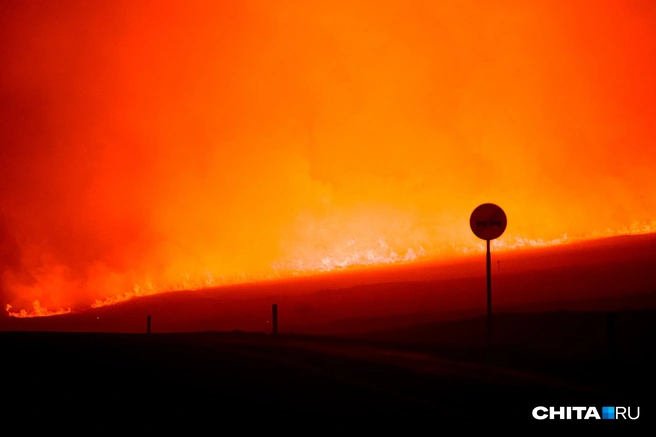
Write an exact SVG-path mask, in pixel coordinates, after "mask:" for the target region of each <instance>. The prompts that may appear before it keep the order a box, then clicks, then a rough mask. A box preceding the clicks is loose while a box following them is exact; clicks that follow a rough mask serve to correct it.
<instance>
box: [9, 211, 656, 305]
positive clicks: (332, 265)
mask: <svg viewBox="0 0 656 437" xmlns="http://www.w3.org/2000/svg"><path fill="white" fill-rule="evenodd" d="M654 232H656V221H652V222H651V224H648V223H642V224H640V223H634V224H632V225H631V226H629V227H624V228H621V229H619V230H615V231H613V230H611V229H606V230H604V231H596V232H593V233H592V234H590V235H587V236H584V237H570V236H569V235H568V234H563V235H562V236H561V237H560V238H555V239H552V240H547V241H545V240H541V239H537V240H536V239H529V238H522V237H516V238H513V239H510V241H509V240H507V239H504V238H500V239H498V240H493V241H492V248H493V249H494V250H497V251H502V252H505V251H509V250H517V249H524V248H541V247H551V246H558V245H565V244H571V243H575V242H581V241H588V240H595V239H600V238H606V237H614V236H623V235H642V234H650V233H654ZM378 243H379V246H380V248H379V249H373V248H370V249H366V250H362V251H357V252H354V253H351V254H349V255H346V256H343V257H340V258H336V257H334V256H323V257H321V258H319V259H317V260H314V261H311V262H309V263H308V262H304V261H302V260H296V261H291V262H278V263H274V264H273V266H272V272H271V273H269V274H252V275H246V274H244V275H241V278H234V279H232V280H228V279H225V278H223V277H222V276H221V275H213V274H212V273H211V272H210V271H207V270H206V271H205V272H204V273H203V274H201V275H199V276H196V277H192V275H189V274H186V275H183V278H182V280H181V281H180V282H177V283H171V284H167V285H161V284H160V285H156V284H153V283H151V282H146V283H145V284H144V285H139V284H135V285H134V287H133V288H132V291H128V292H125V293H123V294H119V295H116V296H112V297H108V298H106V299H105V300H99V299H98V300H96V301H95V302H93V303H92V304H91V305H90V308H101V307H104V306H109V305H115V304H119V303H123V302H127V301H129V300H132V299H134V298H138V297H144V296H151V295H154V294H160V293H166V292H173V291H183V290H187V291H197V290H201V289H206V288H211V287H221V286H228V285H237V284H243V283H248V282H257V281H263V280H272V279H280V278H284V277H294V276H309V275H312V274H317V273H325V272H335V271H340V270H345V269H348V268H354V267H372V266H379V265H381V266H382V265H393V264H408V263H412V262H414V261H417V260H420V259H427V258H431V257H434V256H436V255H439V254H440V253H441V252H442V251H443V250H445V249H447V248H448V249H450V250H451V251H455V252H456V253H460V254H463V255H468V254H473V253H480V252H483V251H484V250H485V243H483V242H481V243H473V244H460V245H455V244H450V245H443V246H442V249H435V250H425V249H424V248H423V247H422V246H419V248H418V249H413V248H409V249H407V251H406V253H405V255H399V254H398V253H396V252H395V251H394V250H392V249H390V248H389V247H388V246H387V244H386V243H385V241H384V240H382V239H379V240H378ZM349 246H352V244H349ZM381 250H383V251H385V250H387V252H386V253H381ZM215 276H218V277H221V280H219V281H217V280H216V279H215ZM32 306H33V309H32V311H27V310H25V309H21V310H20V311H17V312H16V311H12V309H13V307H12V306H11V305H9V304H7V305H6V307H5V311H6V312H7V314H8V315H9V316H10V317H15V318H32V317H50V316H57V315H62V314H69V313H71V312H78V311H83V310H85V309H80V310H76V311H72V310H71V308H66V309H59V310H56V311H50V310H48V309H47V308H44V307H42V306H41V304H40V302H39V301H38V300H35V301H34V302H33V304H32ZM87 309H89V308H87Z"/></svg>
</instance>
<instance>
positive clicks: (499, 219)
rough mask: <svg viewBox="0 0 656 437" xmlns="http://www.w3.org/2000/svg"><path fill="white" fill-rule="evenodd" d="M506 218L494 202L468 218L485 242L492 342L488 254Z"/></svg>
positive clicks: (478, 208)
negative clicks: (492, 241)
mask: <svg viewBox="0 0 656 437" xmlns="http://www.w3.org/2000/svg"><path fill="white" fill-rule="evenodd" d="M507 225H508V219H507V218H506V213H505V212H503V209H501V208H499V207H498V206H497V205H495V204H494V203H484V204H482V205H479V206H477V207H476V209H475V210H474V212H472V215H471V217H470V218H469V226H470V227H471V230H472V231H473V232H474V235H476V236H477V237H478V238H480V239H481V240H485V242H486V243H487V244H486V245H487V251H486V257H485V267H486V270H487V339H488V342H489V343H490V344H492V269H491V267H490V264H491V262H492V261H491V255H490V240H494V239H495V238H499V237H500V236H501V235H502V234H503V232H504V231H505V230H506V226H507Z"/></svg>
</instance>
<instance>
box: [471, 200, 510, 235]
mask: <svg viewBox="0 0 656 437" xmlns="http://www.w3.org/2000/svg"><path fill="white" fill-rule="evenodd" d="M507 225H508V220H507V219H506V213H505V212H503V209H501V208H499V207H498V206H497V205H495V204H494V203H484V204H482V205H479V206H478V207H477V208H476V209H475V210H474V212H472V215H471V217H470V219H469V226H470V227H471V230H472V231H473V232H474V235H476V236H477V237H478V238H480V239H481V240H494V239H495V238H499V237H500V236H501V235H502V234H503V232H504V231H505V230H506V226H507Z"/></svg>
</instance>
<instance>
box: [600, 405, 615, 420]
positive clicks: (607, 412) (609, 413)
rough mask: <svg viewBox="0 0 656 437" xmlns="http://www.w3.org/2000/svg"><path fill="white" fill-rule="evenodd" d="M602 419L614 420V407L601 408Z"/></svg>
mask: <svg viewBox="0 0 656 437" xmlns="http://www.w3.org/2000/svg"><path fill="white" fill-rule="evenodd" d="M601 418H602V419H615V407H601Z"/></svg>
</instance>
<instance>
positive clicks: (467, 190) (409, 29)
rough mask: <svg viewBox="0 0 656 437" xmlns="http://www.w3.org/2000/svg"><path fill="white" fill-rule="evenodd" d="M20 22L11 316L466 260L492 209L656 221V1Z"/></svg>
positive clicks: (149, 13) (13, 87)
mask: <svg viewBox="0 0 656 437" xmlns="http://www.w3.org/2000/svg"><path fill="white" fill-rule="evenodd" d="M0 14H1V15H0V20H1V22H0V65H2V68H0V131H1V132H2V147H1V148H0V178H1V183H0V200H1V204H0V244H1V248H0V253H1V255H2V259H1V260H0V271H1V272H2V294H1V295H0V303H3V304H10V305H12V306H13V307H14V309H19V308H28V309H31V308H32V303H33V301H34V300H38V301H39V302H40V305H42V306H44V307H48V308H60V307H67V306H80V305H82V306H84V305H89V304H91V303H92V302H94V301H95V300H96V299H101V300H102V299H105V298H107V297H110V296H114V295H117V294H122V293H124V292H125V291H130V292H133V291H135V290H145V289H150V290H153V289H155V288H156V287H158V286H162V285H163V286H168V287H178V286H179V287H184V286H187V285H189V282H188V281H197V282H198V281H200V282H201V283H202V284H205V285H216V284H219V283H221V282H222V281H230V280H235V279H240V278H241V279H245V280H253V279H257V278H259V277H267V275H270V274H280V275H284V274H287V273H289V272H292V271H306V272H313V271H317V270H321V269H330V268H334V267H340V266H346V265H350V264H358V263H366V262H369V261H371V262H374V263H375V262H378V261H385V260H390V259H391V260H410V261H411V260H413V259H415V257H417V256H420V255H421V254H434V253H438V251H439V253H441V254H443V255H445V256H448V255H449V254H450V253H452V251H453V250H456V249H458V248H459V247H460V248H462V247H469V246H471V245H473V244H476V243H477V242H476V240H475V237H474V236H473V235H471V231H470V230H469V228H468V218H469V214H470V213H471V211H472V210H473V208H474V207H476V206H477V205H478V204H479V203H484V202H489V201H491V202H495V203H498V204H499V205H501V206H502V207H504V209H505V210H506V213H507V215H508V217H509V227H508V229H507V231H506V235H504V241H508V242H512V241H521V239H533V240H544V241H549V240H552V239H557V238H561V237H562V235H563V234H567V235H570V236H576V235H588V234H590V233H592V232H595V231H600V232H603V231H605V230H606V229H610V230H611V231H613V232H614V231H618V230H621V229H623V228H625V227H627V226H630V225H631V224H633V223H647V226H651V224H652V223H653V222H652V220H653V219H655V218H656V179H654V177H653V175H654V174H656V147H655V146H654V144H656V129H655V128H654V126H656V123H655V122H656V120H655V119H654V110H653V108H654V107H655V106H656V81H654V80H653V79H654V77H656V6H655V4H654V2H653V1H650V0H642V1H631V2H623V1H598V2H595V4H594V7H593V8H592V7H591V6H590V2H584V1H570V2H547V1H532V2H522V1H512V0H504V1H501V2H491V3H486V4H482V3H481V2H475V1H460V2H446V1H445V2H437V1H435V2H426V1H419V0H410V1H407V0H406V1H400V0H399V1H394V0H384V1H377V2H369V1H364V0H355V1H341V0H311V1H292V0H282V1H275V2H273V1H266V0H259V1H256V0H244V1H236V0H235V1H229V0H226V1H207V2H200V1H191V2H182V1H174V2H171V1H112V2H87V1H81V0H80V1H68V2H64V3H61V2H58V3H55V2H50V1H45V0H44V1H30V2H28V1H24V2H21V1H13V0H10V1H4V2H2V5H0ZM647 229H649V228H648V227H647ZM135 284H137V286H136V287H135Z"/></svg>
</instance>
